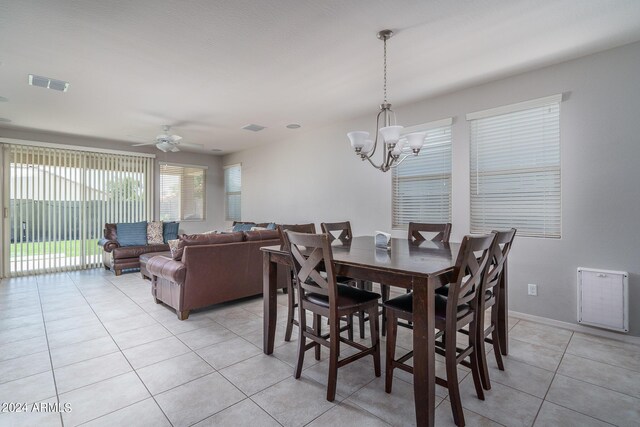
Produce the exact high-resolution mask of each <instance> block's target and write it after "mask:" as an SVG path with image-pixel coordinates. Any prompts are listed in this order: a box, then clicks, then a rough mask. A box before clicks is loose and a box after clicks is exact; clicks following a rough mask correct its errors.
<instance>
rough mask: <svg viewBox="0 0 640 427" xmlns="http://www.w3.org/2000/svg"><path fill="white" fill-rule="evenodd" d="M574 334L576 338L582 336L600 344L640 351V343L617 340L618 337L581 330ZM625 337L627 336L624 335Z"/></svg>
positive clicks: (583, 338) (581, 337)
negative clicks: (603, 335)
mask: <svg viewBox="0 0 640 427" xmlns="http://www.w3.org/2000/svg"><path fill="white" fill-rule="evenodd" d="M573 336H574V337H575V338H580V339H582V340H587V341H593V342H597V343H599V344H604V345H607V346H611V347H619V348H625V349H627V350H631V351H640V344H633V343H630V342H626V341H621V340H616V339H613V338H606V337H601V336H599V335H591V334H584V333H581V332H574V334H573ZM624 337H626V336H624Z"/></svg>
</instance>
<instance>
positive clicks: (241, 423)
mask: <svg viewBox="0 0 640 427" xmlns="http://www.w3.org/2000/svg"><path fill="white" fill-rule="evenodd" d="M214 426H233V427H279V426H280V424H279V423H278V422H277V421H276V420H274V419H273V418H272V417H271V416H270V415H269V414H267V413H266V412H265V411H263V410H262V408H260V407H259V406H258V405H256V404H255V403H254V402H253V401H252V400H251V399H245V400H243V401H241V402H239V403H236V404H235V405H233V406H231V407H229V408H227V409H225V410H224V411H220V412H218V413H217V414H215V415H212V416H210V417H209V418H206V419H204V420H202V421H200V422H199V423H198V424H194V427H214Z"/></svg>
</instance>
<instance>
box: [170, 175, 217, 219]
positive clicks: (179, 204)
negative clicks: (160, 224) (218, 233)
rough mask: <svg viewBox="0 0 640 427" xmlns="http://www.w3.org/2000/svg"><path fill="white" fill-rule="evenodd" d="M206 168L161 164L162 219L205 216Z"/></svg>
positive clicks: (201, 217)
mask: <svg viewBox="0 0 640 427" xmlns="http://www.w3.org/2000/svg"><path fill="white" fill-rule="evenodd" d="M205 194H206V191H205V168H204V167H201V166H200V167H198V166H187V165H176V164H171V163H161V164H160V219H161V220H162V221H176V220H201V219H204V218H205Z"/></svg>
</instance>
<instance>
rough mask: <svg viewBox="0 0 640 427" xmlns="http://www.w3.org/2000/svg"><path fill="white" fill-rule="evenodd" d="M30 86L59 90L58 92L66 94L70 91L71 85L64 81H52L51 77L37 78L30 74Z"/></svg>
mask: <svg viewBox="0 0 640 427" xmlns="http://www.w3.org/2000/svg"><path fill="white" fill-rule="evenodd" d="M29 84H30V85H31V86H38V87H43V88H46V89H53V90H57V91H58V92H66V91H67V89H69V83H68V82H63V81H62V80H56V79H50V78H49V77H42V76H36V75H35V74H29Z"/></svg>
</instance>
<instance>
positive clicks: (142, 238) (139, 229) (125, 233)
mask: <svg viewBox="0 0 640 427" xmlns="http://www.w3.org/2000/svg"><path fill="white" fill-rule="evenodd" d="M116 230H117V233H118V243H119V244H120V246H144V245H146V244H147V221H140V222H122V223H119V224H116Z"/></svg>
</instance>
